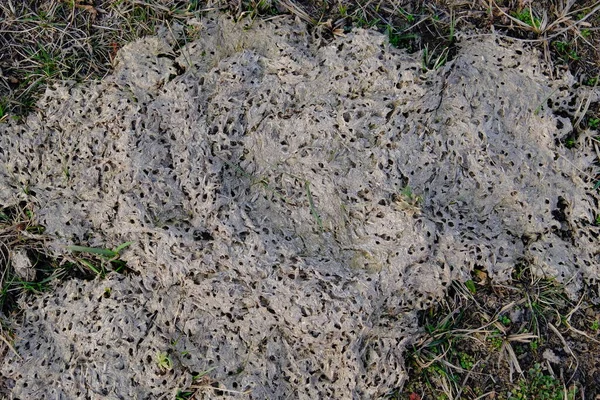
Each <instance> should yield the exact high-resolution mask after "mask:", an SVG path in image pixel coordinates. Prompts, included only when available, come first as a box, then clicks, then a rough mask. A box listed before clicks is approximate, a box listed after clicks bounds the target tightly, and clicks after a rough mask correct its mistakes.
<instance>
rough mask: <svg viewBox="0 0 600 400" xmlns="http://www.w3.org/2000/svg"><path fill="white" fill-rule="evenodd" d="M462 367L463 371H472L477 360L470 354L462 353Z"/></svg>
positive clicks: (460, 361) (460, 357) (459, 357)
mask: <svg viewBox="0 0 600 400" xmlns="http://www.w3.org/2000/svg"><path fill="white" fill-rule="evenodd" d="M458 359H459V363H460V366H461V367H462V368H463V369H467V370H470V369H472V368H473V366H474V365H475V358H474V357H473V356H472V355H470V354H468V353H460V354H459V355H458Z"/></svg>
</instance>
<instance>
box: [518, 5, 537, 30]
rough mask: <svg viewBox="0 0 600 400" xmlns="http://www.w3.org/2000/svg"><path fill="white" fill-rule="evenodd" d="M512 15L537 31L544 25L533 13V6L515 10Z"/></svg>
mask: <svg viewBox="0 0 600 400" xmlns="http://www.w3.org/2000/svg"><path fill="white" fill-rule="evenodd" d="M511 15H512V16H513V17H515V18H516V19H517V20H519V21H521V22H523V23H524V24H526V25H529V26H530V27H531V28H533V29H534V30H536V31H537V30H539V29H540V27H541V26H542V21H541V20H540V19H539V18H537V17H536V16H535V15H534V14H533V10H532V9H531V7H529V8H524V9H522V10H520V11H515V12H513V13H511Z"/></svg>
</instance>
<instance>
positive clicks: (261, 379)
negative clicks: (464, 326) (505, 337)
mask: <svg viewBox="0 0 600 400" xmlns="http://www.w3.org/2000/svg"><path fill="white" fill-rule="evenodd" d="M193 23H194V24H195V25H196V28H197V32H198V39H197V40H195V41H193V42H191V43H188V44H182V42H181V41H180V42H177V40H176V39H177V38H173V37H172V36H170V35H166V36H164V37H148V38H144V39H141V40H138V41H136V42H134V43H131V44H130V45H128V46H126V47H125V48H123V49H122V50H121V51H120V53H119V55H118V57H117V60H116V67H115V71H114V73H113V74H112V75H111V76H109V77H107V78H105V79H104V80H102V81H101V82H90V83H86V84H85V85H74V84H68V83H65V84H64V85H61V86H57V87H55V88H53V89H52V90H49V91H48V92H47V93H46V95H45V97H44V98H43V99H42V100H41V101H40V102H39V104H38V109H39V111H38V112H37V113H35V114H32V115H30V116H29V117H28V118H27V120H26V121H25V122H24V123H21V124H16V123H10V124H5V125H2V126H1V127H0V130H1V132H0V133H1V135H0V166H1V168H0V205H2V206H3V207H6V206H10V205H15V204H18V203H19V202H20V201H23V200H26V201H29V202H34V204H35V210H34V214H35V216H36V218H37V220H38V221H39V223H40V224H42V225H43V226H45V227H46V233H47V235H49V237H50V238H51V243H50V245H51V248H52V250H53V251H54V252H55V253H56V255H57V256H59V255H61V254H68V253H69V250H68V249H67V246H69V245H83V246H91V247H102V248H114V247H116V246H118V245H119V244H121V243H124V242H129V241H131V242H133V244H132V245H131V246H130V247H128V248H127V249H125V250H124V251H123V253H122V257H121V258H122V259H123V260H125V261H126V262H127V266H128V268H130V269H131V270H132V271H133V272H132V273H129V274H125V275H122V274H118V273H116V272H115V273H110V274H109V275H108V276H107V277H106V278H104V279H100V278H98V279H95V280H91V281H84V280H77V279H72V280H69V281H62V282H58V283H56V285H55V288H54V290H53V291H51V292H47V293H43V294H38V295H35V296H27V297H25V298H23V300H22V304H21V306H22V308H23V309H24V317H23V321H22V323H21V325H20V326H19V327H18V328H17V331H16V334H17V340H16V343H15V349H16V351H17V352H18V353H19V355H20V357H17V356H16V355H14V354H12V353H9V354H8V355H7V356H6V359H5V360H4V362H3V365H2V367H1V372H2V374H3V375H4V376H5V377H8V378H10V379H11V380H12V382H13V387H12V394H13V396H14V397H15V398H20V399H34V398H35V399H46V398H47V399H100V398H102V399H133V398H135V399H159V398H174V396H175V394H176V393H177V390H179V389H182V390H183V389H186V388H189V387H193V386H194V385H195V386H210V385H212V386H213V387H203V388H201V389H199V390H198V394H197V398H214V397H217V396H220V395H224V396H225V395H227V396H231V397H234V398H235V397H240V398H251V399H285V398H298V399H317V398H321V399H325V398H332V399H333V398H335V399H349V398H354V399H363V398H364V399H372V398H377V397H379V396H384V395H385V394H388V393H390V392H391V391H393V390H394V389H397V388H399V387H401V386H402V384H403V383H404V381H405V380H406V372H405V367H404V359H403V354H404V351H405V349H406V347H407V346H408V345H409V344H410V343H411V338H413V337H414V335H415V333H416V332H417V330H418V326H417V322H416V312H417V311H418V310H422V309H424V308H426V307H427V306H429V305H430V304H431V303H432V302H433V301H435V300H436V299H439V298H440V297H442V296H443V295H444V293H445V290H446V288H447V287H448V286H449V285H450V283H451V282H452V281H453V280H458V281H465V280H467V279H470V276H471V275H470V274H471V272H472V271H473V269H474V268H479V269H483V270H485V271H486V272H487V273H488V274H489V276H490V277H491V278H492V279H494V280H496V281H503V280H507V279H508V278H509V277H510V272H511V270H512V268H513V267H514V266H515V265H516V264H527V265H529V266H531V267H532V268H533V270H534V271H535V272H536V273H537V274H539V275H544V276H552V277H555V278H556V279H558V280H559V281H561V282H564V283H566V284H568V288H569V290H570V293H571V294H575V293H576V292H577V290H578V289H579V288H580V287H581V285H582V283H583V282H584V281H585V280H589V281H594V280H596V279H598V277H599V270H598V265H599V255H598V254H599V250H600V249H599V246H598V241H597V239H596V238H597V236H598V234H599V231H598V227H597V226H595V225H594V224H593V221H594V219H595V215H596V213H597V212H598V194H597V193H596V192H594V191H593V190H592V186H593V182H591V180H590V177H594V176H595V175H596V174H597V168H596V167H595V166H594V160H595V158H596V154H595V151H594V148H593V146H592V141H591V140H590V138H591V134H590V133H589V132H587V133H586V132H583V133H582V134H581V135H579V137H578V141H577V146H576V148H575V149H567V148H565V147H564V146H563V145H562V144H561V143H562V141H563V139H564V138H565V137H566V136H568V135H570V134H571V132H572V131H573V129H574V128H573V120H574V118H575V117H576V113H577V109H578V106H579V105H580V104H581V102H582V101H584V100H587V99H588V98H590V99H591V100H592V101H598V93H597V92H594V91H593V90H592V89H586V88H583V87H581V88H577V87H576V85H574V82H573V79H572V78H571V77H570V76H569V75H567V76H565V77H564V78H562V79H561V80H559V81H550V80H549V78H548V77H547V76H546V75H545V74H544V71H545V66H544V65H543V64H542V63H541V62H540V57H539V54H537V53H535V52H533V51H532V50H525V49H523V48H522V47H521V46H520V44H519V43H503V42H501V41H500V40H498V39H497V38H494V37H493V36H484V37H475V38H471V39H468V38H464V39H463V40H462V41H461V42H460V48H459V51H458V54H457V56H456V58H455V59H454V60H452V61H451V62H449V63H447V64H446V65H445V66H444V67H442V68H440V69H439V70H436V71H424V70H423V64H422V60H421V57H420V55H419V54H413V55H409V54H407V53H405V52H404V51H403V50H399V49H395V48H393V47H391V46H390V45H389V44H388V42H387V39H386V38H385V37H384V36H383V35H380V34H378V33H376V32H372V31H368V30H356V31H353V32H351V33H348V34H346V35H345V36H344V37H340V38H336V39H335V40H334V41H333V42H331V43H328V44H322V43H320V42H319V41H317V40H315V39H313V38H312V37H311V36H310V35H309V34H308V33H307V30H306V28H305V26H304V25H303V24H301V23H300V22H298V21H294V20H291V19H287V18H276V19H275V20H273V21H271V22H258V21H255V22H254V23H250V22H248V21H246V22H240V23H234V22H233V21H232V20H230V19H228V18H227V17H225V16H208V17H206V18H203V19H202V20H196V21H194V22H193ZM160 354H163V355H166V356H168V357H169V359H170V360H171V361H172V365H165V363H164V362H162V363H161V362H160V361H159V358H160ZM163 361H164V360H163ZM202 372H206V377H205V378H202V379H200V380H196V381H195V382H193V376H194V375H197V374H199V373H202ZM216 387H218V388H220V389H223V391H218V390H217V389H216Z"/></svg>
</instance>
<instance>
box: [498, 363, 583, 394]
mask: <svg viewBox="0 0 600 400" xmlns="http://www.w3.org/2000/svg"><path fill="white" fill-rule="evenodd" d="M527 378H528V379H524V378H522V379H520V380H519V382H518V383H517V385H518V387H517V388H515V389H513V390H511V391H510V393H509V394H508V398H509V399H519V400H521V399H522V400H528V399H540V400H542V399H543V400H563V399H568V400H574V399H575V395H576V394H577V389H576V388H575V387H573V388H571V389H570V390H569V391H568V392H566V393H565V392H564V390H563V385H562V384H561V382H560V381H559V380H558V379H556V378H555V377H553V376H551V375H546V374H544V372H543V371H542V367H541V366H540V364H535V365H534V367H533V368H531V369H530V370H529V372H528V376H527ZM565 395H566V396H565Z"/></svg>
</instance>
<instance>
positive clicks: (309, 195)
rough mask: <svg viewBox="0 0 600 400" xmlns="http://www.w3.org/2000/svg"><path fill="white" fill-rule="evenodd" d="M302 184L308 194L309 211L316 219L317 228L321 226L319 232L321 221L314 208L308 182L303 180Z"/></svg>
mask: <svg viewBox="0 0 600 400" xmlns="http://www.w3.org/2000/svg"><path fill="white" fill-rule="evenodd" d="M304 186H305V187H306V195H307V196H308V204H309V205H310V213H311V214H312V215H313V217H315V219H316V220H317V224H319V228H321V232H323V230H324V229H323V221H322V220H321V217H320V216H319V213H318V212H317V209H316V208H315V202H314V201H313V196H312V193H311V192H310V183H309V182H308V181H305V182H304Z"/></svg>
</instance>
